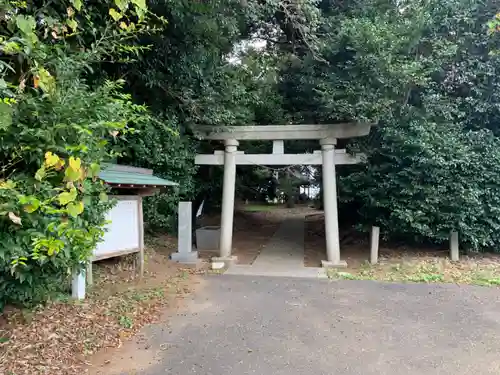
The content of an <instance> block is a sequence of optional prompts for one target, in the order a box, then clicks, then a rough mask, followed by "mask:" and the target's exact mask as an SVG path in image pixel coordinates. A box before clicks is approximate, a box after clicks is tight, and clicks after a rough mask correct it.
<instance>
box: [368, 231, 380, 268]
mask: <svg viewBox="0 0 500 375" xmlns="http://www.w3.org/2000/svg"><path fill="white" fill-rule="evenodd" d="M379 237H380V228H379V227H372V232H371V236H370V263H371V264H377V263H378V244H379Z"/></svg>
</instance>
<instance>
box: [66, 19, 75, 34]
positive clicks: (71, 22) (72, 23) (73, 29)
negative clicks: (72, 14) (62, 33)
mask: <svg viewBox="0 0 500 375" xmlns="http://www.w3.org/2000/svg"><path fill="white" fill-rule="evenodd" d="M66 24H67V25H68V26H69V28H70V29H71V30H72V31H73V32H75V31H76V29H78V22H76V21H75V19H74V18H70V19H68V20H66Z"/></svg>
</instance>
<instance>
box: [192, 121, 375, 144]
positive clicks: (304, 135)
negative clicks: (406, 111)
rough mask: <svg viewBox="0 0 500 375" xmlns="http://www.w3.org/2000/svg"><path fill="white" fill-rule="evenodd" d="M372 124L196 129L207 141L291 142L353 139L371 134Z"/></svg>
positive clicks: (203, 127) (247, 126) (204, 127)
mask: <svg viewBox="0 0 500 375" xmlns="http://www.w3.org/2000/svg"><path fill="white" fill-rule="evenodd" d="M372 125H373V124H370V123H343V124H331V125H327V124H324V125H317V124H314V125H246V126H234V127H231V128H228V129H224V130H223V131H216V130H215V131H214V129H213V127H210V126H199V127H197V128H196V130H197V132H198V136H199V138H200V139H207V140H221V141H223V140H228V139H235V140H270V141H273V140H290V139H304V140H305V139H324V138H334V139H339V138H353V137H362V136H365V135H368V134H369V133H370V128H371V127H372Z"/></svg>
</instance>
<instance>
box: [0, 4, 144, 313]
mask: <svg viewBox="0 0 500 375" xmlns="http://www.w3.org/2000/svg"><path fill="white" fill-rule="evenodd" d="M71 3H72V4H73V6H70V7H68V8H67V9H63V12H62V13H61V14H58V13H57V11H58V8H57V7H51V6H50V4H46V6H44V7H42V8H43V11H42V8H38V7H36V6H34V5H29V6H28V5H26V4H24V5H23V2H9V3H2V11H3V12H4V13H3V14H8V17H4V19H3V21H2V24H1V25H0V49H1V50H2V53H3V56H2V61H0V95H1V101H0V140H1V141H0V310H1V308H2V307H3V306H4V305H5V304H6V303H15V304H23V305H30V304H33V303H38V302H41V301H44V300H46V299H47V298H49V297H50V296H51V294H52V293H54V292H57V291H61V290H63V289H65V288H67V286H68V283H67V281H68V277H69V276H70V275H71V273H72V272H73V271H74V270H78V269H79V268H81V267H83V266H84V264H85V263H86V262H87V261H88V259H89V257H90V256H91V254H92V251H93V249H94V248H95V246H96V243H97V242H98V241H99V239H100V238H101V236H102V234H103V229H102V228H103V225H104V213H105V212H106V210H108V209H109V208H110V207H111V202H109V201H108V199H107V195H106V190H107V189H106V187H105V186H104V185H103V183H102V182H101V181H100V180H99V179H98V178H97V175H98V173H99V169H100V164H101V163H102V162H105V161H112V160H113V159H115V158H116V157H117V156H118V155H119V154H120V152H121V148H120V140H121V139H123V138H125V137H126V136H127V134H129V133H131V132H132V129H131V128H130V125H133V124H138V123H140V122H141V121H143V120H147V119H148V114H147V111H146V108H145V107H143V106H139V105H135V104H133V103H132V101H131V97H130V96H129V95H125V94H123V93H122V86H123V82H120V81H118V82H110V81H106V82H102V83H94V84H93V85H92V86H91V85H89V83H88V82H87V81H86V80H85V79H84V77H85V76H86V75H87V74H88V73H89V72H92V63H94V62H96V61H99V60H100V59H101V58H102V56H103V55H106V56H109V52H110V51H114V50H115V49H116V48H117V47H120V38H121V37H122V36H123V34H127V35H130V34H132V35H133V33H134V32H133V31H130V28H129V27H128V26H127V24H125V23H124V21H120V20H122V19H123V20H125V12H126V11H127V10H126V8H127V7H128V2H123V3H120V4H121V5H122V6H123V7H124V9H120V10H121V11H122V12H124V13H123V14H122V13H120V18H119V19H118V20H117V19H116V17H118V16H117V15H116V14H112V15H111V17H110V20H111V25H110V27H105V28H104V29H105V30H108V29H109V30H112V32H111V33H110V35H104V36H103V37H102V38H100V40H104V41H106V43H108V45H106V46H103V45H98V44H99V43H94V44H92V46H91V48H85V46H82V45H78V43H79V41H78V39H75V38H74V36H75V32H77V31H78V29H79V28H80V27H81V24H85V22H86V21H85V20H89V17H86V16H87V15H88V14H89V13H88V12H87V11H88V10H87V9H84V8H82V2H81V1H76V0H75V1H71ZM133 3H134V8H133V10H130V12H132V13H133V14H135V15H136V16H137V17H138V18H139V20H140V19H141V17H142V16H143V13H142V10H141V9H140V8H139V7H140V6H141V3H142V2H140V1H139V2H137V1H136V2H133ZM136 3H137V4H136ZM113 4H114V3H113ZM115 13H116V11H115ZM48 14H50V16H48ZM78 16H84V17H81V18H78ZM142 18H143V17H142ZM117 21H120V22H121V23H123V25H122V24H120V25H119V27H118V25H117V24H116V22H117ZM127 21H128V20H127ZM79 22H81V24H80V23H79ZM105 23H106V22H105ZM87 26H88V25H87ZM113 26H115V27H116V28H117V29H118V30H120V29H123V30H124V31H123V33H122V32H121V31H118V32H116V31H115V29H114V28H113ZM95 30H96V29H94V31H95ZM129 31H130V32H129ZM83 34H84V33H83ZM99 36H102V35H99ZM66 39H68V40H66ZM75 46H76V47H77V48H75ZM125 50H127V51H130V48H128V49H127V48H125Z"/></svg>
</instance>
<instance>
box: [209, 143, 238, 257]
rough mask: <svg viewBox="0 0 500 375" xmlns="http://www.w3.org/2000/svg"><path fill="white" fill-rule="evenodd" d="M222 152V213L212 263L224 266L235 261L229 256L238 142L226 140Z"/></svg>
mask: <svg viewBox="0 0 500 375" xmlns="http://www.w3.org/2000/svg"><path fill="white" fill-rule="evenodd" d="M225 148H226V149H225V152H224V182H223V186H222V212H221V230H220V242H219V249H220V253H219V257H217V258H213V260H214V261H220V262H224V263H226V264H228V263H233V262H235V261H236V257H235V256H233V255H231V248H232V246H233V218H234V196H235V190H236V152H237V150H238V141H237V140H236V139H227V140H226V141H225Z"/></svg>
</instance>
